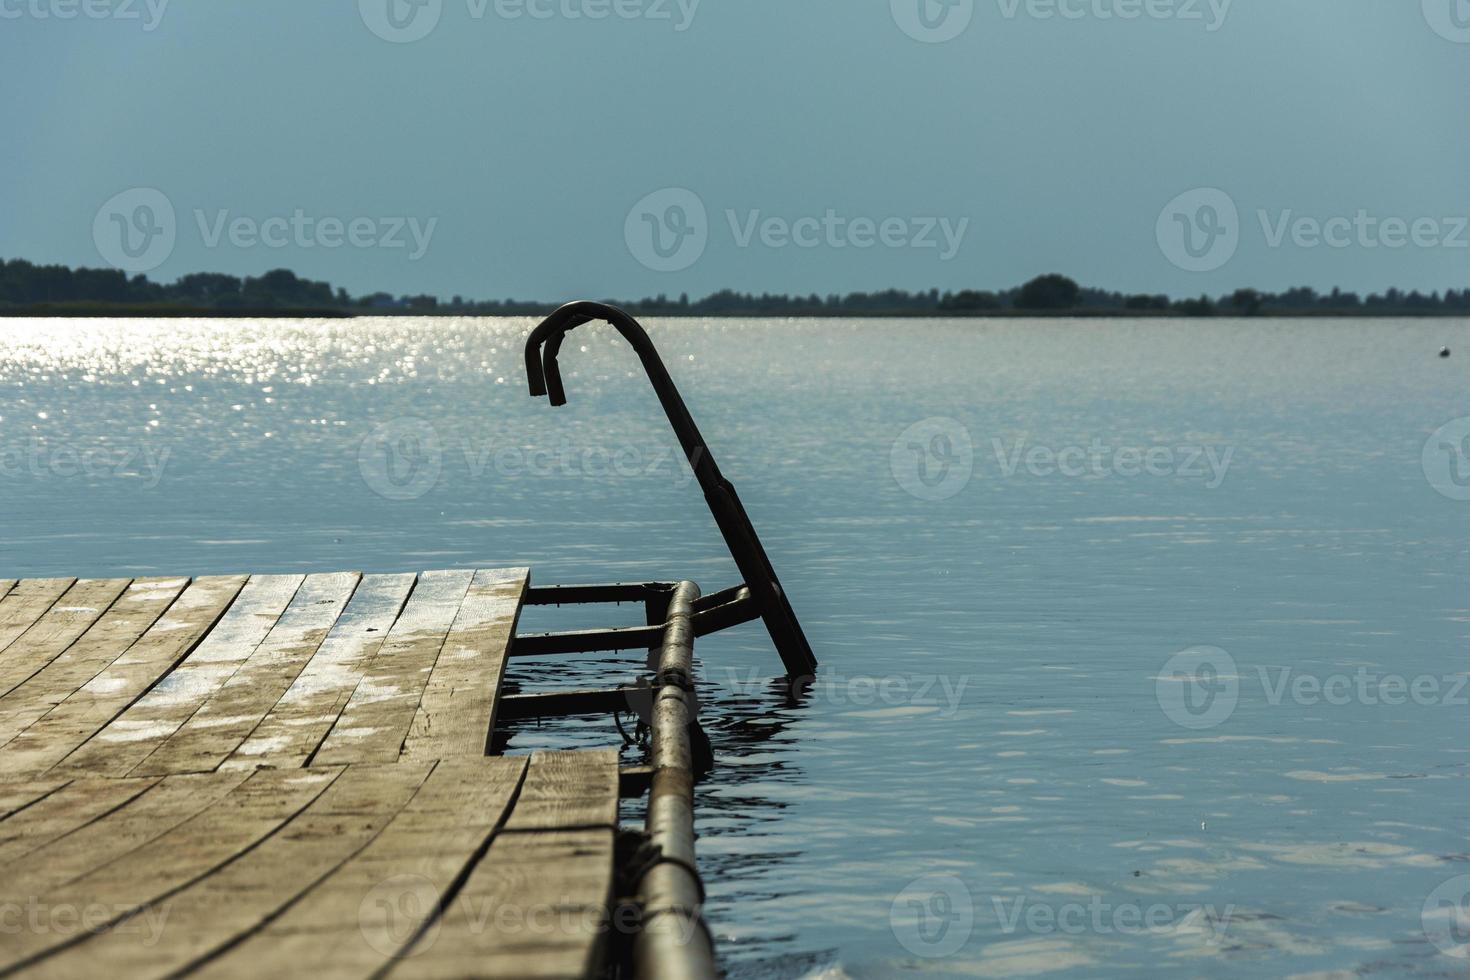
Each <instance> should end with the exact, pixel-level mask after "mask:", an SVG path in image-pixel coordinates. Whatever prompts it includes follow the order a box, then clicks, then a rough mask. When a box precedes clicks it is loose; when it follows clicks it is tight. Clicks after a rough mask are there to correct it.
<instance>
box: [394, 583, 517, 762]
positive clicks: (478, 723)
mask: <svg viewBox="0 0 1470 980" xmlns="http://www.w3.org/2000/svg"><path fill="white" fill-rule="evenodd" d="M529 578H530V570H529V569H525V568H509V569H485V570H482V571H478V572H476V573H475V577H474V580H473V581H472V582H471V583H470V588H469V591H468V592H467V593H466V595H465V597H464V602H463V603H462V604H461V606H460V609H459V614H458V615H457V616H456V617H455V620H454V625H453V626H452V627H451V628H450V630H449V636H448V637H447V638H446V639H445V641H444V646H443V648H442V649H441V650H440V651H439V657H438V659H437V660H436V661H435V662H434V666H433V669H432V670H431V671H430V674H429V680H428V683H427V685H426V686H425V687H424V695H423V698H422V700H421V701H420V702H419V706H418V710H417V711H416V712H415V713H414V719H413V724H412V726H410V728H409V731H408V738H407V741H406V742H405V743H404V746H403V754H404V755H405V756H408V757H409V758H420V759H448V758H452V757H455V756H481V755H485V754H486V751H487V745H488V743H489V740H490V733H491V732H492V731H493V730H494V728H495V702H496V698H497V697H499V695H500V685H501V683H502V681H503V680H504V678H505V661H506V657H507V655H508V653H509V650H510V644H511V640H512V639H514V637H515V627H516V620H517V619H518V618H519V616H520V611H521V601H522V599H523V598H524V597H525V594H526V585H527V582H528V580H529Z"/></svg>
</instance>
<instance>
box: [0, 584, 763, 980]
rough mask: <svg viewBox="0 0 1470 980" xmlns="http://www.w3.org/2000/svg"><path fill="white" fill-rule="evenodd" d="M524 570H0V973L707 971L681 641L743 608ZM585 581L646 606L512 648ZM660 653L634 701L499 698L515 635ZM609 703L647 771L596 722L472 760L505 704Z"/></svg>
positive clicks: (592, 596) (569, 648)
mask: <svg viewBox="0 0 1470 980" xmlns="http://www.w3.org/2000/svg"><path fill="white" fill-rule="evenodd" d="M528 578H529V576H528V572H527V571H526V570H525V569H487V570H479V571H436V572H425V573H422V574H418V575H414V574H405V575H359V574H357V573H352V572H343V573H332V574H317V575H306V576H302V575H251V576H245V575H233V576H218V577H207V578H198V579H192V580H191V579H187V578H146V579H134V580H128V579H105V580H104V579H81V580H73V579H31V580H21V581H16V580H0V973H4V974H10V973H17V974H19V975H22V976H37V977H51V976H55V977H72V976H87V975H93V974H96V975H109V976H112V975H117V976H124V977H165V976H176V975H184V974H191V975H201V976H209V977H236V976H240V977H246V976H248V977H252V978H253V977H257V976H273V975H281V974H289V975H297V974H302V975H309V976H313V977H317V978H332V977H354V978H355V977H370V976H392V977H601V976H611V975H614V973H615V972H616V971H621V973H622V975H632V976H672V977H685V976H687V977H698V976H713V975H715V971H714V966H713V958H712V952H711V950H710V942H709V936H708V932H707V930H706V929H705V926H704V923H703V920H702V919H701V918H700V911H699V905H700V902H701V900H702V895H701V893H700V885H699V882H698V878H697V876H696V871H695V867H694V851H693V839H694V836H693V807H692V796H691V793H692V785H693V781H694V778H695V775H696V770H697V769H698V768H699V763H698V760H697V759H696V756H697V755H698V745H697V744H696V742H691V739H690V733H691V732H693V731H696V728H695V718H694V715H693V711H694V708H693V704H694V702H693V695H692V688H693V683H692V673H693V670H692V648H693V640H694V637H695V635H698V634H701V633H702V632H708V631H712V630H714V629H719V628H724V626H727V625H730V624H731V623H733V622H737V621H744V620H748V619H751V618H754V617H755V616H756V615H758V613H757V612H755V611H752V610H751V609H750V608H749V607H750V599H749V594H748V592H735V591H732V592H731V593H730V594H728V595H716V596H711V597H707V598H706V599H700V598H699V593H698V590H697V589H696V588H694V587H693V586H692V585H691V584H689V583H680V584H677V585H675V584H657V583H655V584H650V585H634V586H604V587H584V588H580V589H578V588H564V589H560V590H558V589H544V590H534V589H531V588H530V587H529V583H528ZM594 601H595V602H601V601H642V602H644V604H645V605H646V606H647V609H648V615H647V617H646V621H647V623H648V625H647V626H641V627H632V628H629V629H624V630H612V631H603V632H600V633H597V632H591V633H577V634H549V635H542V636H538V637H523V638H520V641H519V643H518V639H517V637H516V624H517V619H518V617H519V614H520V611H521V608H522V606H523V604H527V603H536V604H553V603H562V602H594ZM649 648H652V650H651V651H650V666H651V667H652V668H654V670H655V671H656V675H655V677H654V678H653V680H652V682H651V684H650V686H648V687H645V688H641V689H640V690H641V691H642V692H643V695H644V701H643V704H642V707H641V708H638V707H637V706H636V704H635V701H636V698H629V697H628V693H629V692H628V691H626V690H620V689H613V690H611V691H592V692H570V693H562V694H552V695H537V694H534V693H531V694H521V695H516V696H507V695H505V694H503V693H502V681H503V678H504V674H505V667H506V662H507V659H508V658H509V657H511V656H517V655H521V656H556V655H558V654H561V653H567V652H579V651H583V650H611V649H639V650H648V649H649ZM620 698H622V699H624V700H622V701H620V700H619V699H620ZM619 709H622V710H625V711H627V710H639V711H640V713H641V714H642V716H643V721H644V723H645V724H646V726H647V728H648V730H649V731H651V735H652V744H651V746H650V753H651V754H650V759H649V763H650V764H649V765H647V766H644V767H641V768H639V769H638V770H637V771H629V772H620V769H619V759H618V752H617V751H616V749H615V748H613V747H612V746H613V745H614V744H615V743H614V742H612V741H610V743H609V745H610V747H609V748H608V749H607V750H601V751H586V752H559V753H558V752H542V753H534V754H532V755H530V756H529V757H516V756H504V757H494V756H492V755H491V754H490V746H491V744H492V738H491V735H492V732H493V731H494V730H495V728H496V725H497V720H499V721H501V722H502V723H505V722H506V721H507V719H511V720H513V719H515V718H526V717H532V716H536V715H546V714H558V713H587V712H593V711H606V710H619ZM620 793H626V794H628V795H633V794H635V793H637V794H642V793H647V795H648V797H649V803H648V819H647V821H646V823H645V824H644V825H643V826H642V827H635V828H620V826H619V822H618V813H619V799H620Z"/></svg>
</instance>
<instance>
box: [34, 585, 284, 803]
mask: <svg viewBox="0 0 1470 980" xmlns="http://www.w3.org/2000/svg"><path fill="white" fill-rule="evenodd" d="M304 578H305V577H304V576H301V575H255V576H251V578H250V581H249V582H247V583H246V585H245V588H244V589H242V590H241V591H240V594H239V597H238V598H237V599H236V600H235V602H234V604H233V605H232V606H231V607H230V610H229V612H227V613H225V615H224V618H223V619H221V620H220V621H219V623H218V624H217V625H216V626H215V627H214V629H212V630H210V631H209V634H208V635H207V636H205V638H204V640H203V641H202V642H200V644H199V645H198V646H197V647H195V648H194V651H193V652H192V653H190V654H189V655H188V657H186V658H185V659H184V661H183V663H180V664H178V666H177V667H175V668H174V669H173V670H172V671H171V672H170V673H168V674H167V675H166V676H164V677H163V679H162V680H160V681H158V683H157V684H156V685H155V686H154V687H153V688H152V689H150V690H149V691H148V693H147V694H145V695H143V696H142V697H141V698H139V699H138V700H137V701H135V702H133V703H132V704H131V705H130V706H129V707H128V708H127V710H126V711H124V712H123V713H122V714H121V715H119V716H118V717H116V718H114V719H113V720H112V721H111V722H109V723H108V724H107V726H106V727H105V728H103V729H102V730H101V731H100V732H98V733H97V734H96V735H95V736H94V737H93V738H92V739H91V740H90V741H88V742H87V744H85V745H83V746H82V747H81V748H79V749H78V750H77V751H75V752H73V753H72V754H71V755H70V756H69V757H67V758H66V759H65V760H63V761H62V762H61V763H60V764H59V766H58V767H57V768H58V770H60V771H65V772H89V773H93V774H96V775H101V776H125V775H127V774H128V773H129V772H130V771H131V770H132V769H133V768H134V767H135V766H137V765H138V764H139V763H140V762H142V761H143V760H144V759H146V758H148V756H149V755H151V754H152V753H153V751H154V750H155V749H157V748H158V746H160V745H162V744H163V743H164V742H165V741H166V740H167V739H168V737H169V736H171V735H172V734H173V733H174V732H176V731H178V730H179V728H180V727H181V726H182V725H183V724H184V723H185V722H187V721H188V720H189V718H190V717H192V716H193V714H194V712H195V711H197V710H199V707H200V706H201V705H202V704H204V702H205V701H207V700H208V699H209V698H210V696H211V695H213V694H214V693H215V692H216V691H218V690H219V689H220V688H221V687H223V686H224V684H225V682H226V681H228V680H229V679H230V678H231V677H233V676H234V674H235V671H237V670H239V669H240V665H241V664H243V663H245V661H246V660H248V659H249V658H250V655H251V654H252V653H254V652H255V649H256V647H258V646H260V644H261V643H262V642H263V641H264V640H265V638H266V636H267V635H269V633H270V631H271V629H272V627H274V626H275V625H276V622H277V621H278V620H279V619H280V618H281V614H282V613H283V612H285V611H286V607H287V606H288V605H289V604H290V602H291V598H292V597H293V596H294V595H295V594H296V590H297V589H298V588H299V587H300V586H301V583H302V581H303V580H304Z"/></svg>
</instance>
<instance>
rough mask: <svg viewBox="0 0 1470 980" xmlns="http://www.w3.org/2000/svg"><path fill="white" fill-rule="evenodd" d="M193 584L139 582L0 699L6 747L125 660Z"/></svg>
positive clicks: (0, 737)
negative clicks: (95, 620)
mask: <svg viewBox="0 0 1470 980" xmlns="http://www.w3.org/2000/svg"><path fill="white" fill-rule="evenodd" d="M188 584H189V580H188V579H183V578H169V579H158V578H153V579H138V580H136V581H134V582H133V583H132V584H131V585H129V586H128V588H127V590H126V591H125V592H123V594H122V595H121V596H119V597H118V598H117V600H116V601H114V602H113V604H112V607H111V608H110V609H108V610H107V612H106V613H104V614H103V615H102V617H101V618H100V619H98V620H97V622H95V623H93V624H92V626H91V627H90V628H89V629H88V630H87V632H86V633H84V634H83V635H82V636H81V638H80V639H78V640H77V641H76V642H75V643H73V644H72V645H71V646H70V647H69V648H67V650H66V652H65V653H63V654H61V655H60V656H59V657H57V658H56V659H54V660H52V661H51V662H50V663H49V664H47V665H46V666H45V667H42V668H41V669H40V670H38V671H37V672H36V673H35V674H33V675H32V676H31V677H30V678H29V679H28V680H26V681H25V682H24V683H22V684H20V685H19V686H18V687H16V688H15V689H14V690H12V691H11V692H10V693H9V694H8V695H6V696H5V698H4V699H3V700H0V746H3V745H5V744H6V743H7V742H9V741H10V740H11V739H12V738H14V737H15V736H16V735H19V734H20V733H21V732H23V731H25V729H26V728H27V727H29V726H30V725H31V724H32V723H34V722H35V721H36V720H37V719H39V718H41V717H43V716H44V715H45V714H46V713H47V712H48V711H50V710H51V709H52V708H54V707H56V706H57V705H58V704H60V703H61V702H63V701H65V700H66V699H67V698H68V697H70V696H71V695H72V694H74V693H76V691H77V689H78V688H80V687H81V686H82V685H83V684H86V683H87V682H88V681H90V680H91V679H92V678H94V677H96V676H97V674H99V673H100V672H101V671H102V670H103V669H105V668H106V667H107V665H108V664H110V663H112V662H113V661H115V660H117V658H118V657H120V656H122V655H123V654H124V653H125V652H126V651H127V650H128V648H129V647H131V646H132V645H133V644H134V643H135V642H136V641H137V640H138V638H139V637H141V636H142V635H143V633H144V632H145V631H146V630H147V629H148V627H150V626H152V625H153V623H154V622H155V621H156V620H157V619H158V617H159V616H161V615H163V613H164V611H165V610H167V609H168V607H169V606H170V605H172V604H173V601H174V600H175V599H177V598H178V596H179V593H180V592H182V591H183V590H184V587H185V586H186V585H188ZM54 612H55V610H53V613H54ZM32 632H35V631H34V630H32ZM28 638H29V637H27V639H28ZM24 642H26V640H22V643H24Z"/></svg>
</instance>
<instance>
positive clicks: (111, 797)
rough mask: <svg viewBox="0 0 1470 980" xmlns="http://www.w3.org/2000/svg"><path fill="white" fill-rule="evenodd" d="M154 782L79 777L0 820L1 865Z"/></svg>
mask: <svg viewBox="0 0 1470 980" xmlns="http://www.w3.org/2000/svg"><path fill="white" fill-rule="evenodd" d="M151 785H153V781H152V780H147V779H128V780H117V779H77V780H74V781H72V782H70V783H68V784H67V785H65V786H63V787H62V788H61V789H58V790H57V791H56V792H54V793H51V794H49V795H47V796H46V797H45V798H44V799H41V800H38V801H37V802H35V803H33V804H31V805H30V806H28V807H26V808H25V809H24V810H21V811H20V812H19V813H17V814H15V815H14V816H12V817H10V818H9V819H6V820H0V866H4V865H6V864H8V863H10V862H12V861H16V860H18V859H20V858H22V857H24V856H25V855H27V854H29V853H31V852H32V851H34V850H36V849H37V848H41V847H45V846H46V845H47V844H49V843H51V842H52V841H54V840H56V839H57V838H58V837H63V836H65V835H67V834H70V833H72V832H73V831H75V830H77V829H78V828H80V827H85V826H86V825H87V824H90V823H91V822H92V821H94V820H96V819H97V818H98V817H101V816H103V815H105V814H107V813H110V812H111V811H113V810H115V809H117V808H118V807H120V806H122V805H123V804H124V803H126V802H128V801H129V800H131V799H132V798H133V797H135V796H137V795H138V794H139V793H141V792H143V791H144V790H146V789H148V787H149V786H151Z"/></svg>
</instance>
